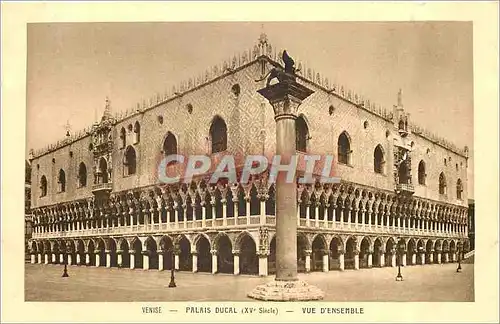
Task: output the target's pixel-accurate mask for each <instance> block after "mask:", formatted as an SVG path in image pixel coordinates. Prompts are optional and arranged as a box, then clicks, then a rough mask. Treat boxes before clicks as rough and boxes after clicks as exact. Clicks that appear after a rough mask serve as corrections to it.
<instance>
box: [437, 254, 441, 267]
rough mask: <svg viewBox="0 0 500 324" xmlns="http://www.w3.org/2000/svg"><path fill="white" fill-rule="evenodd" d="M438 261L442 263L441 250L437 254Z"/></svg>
mask: <svg viewBox="0 0 500 324" xmlns="http://www.w3.org/2000/svg"><path fill="white" fill-rule="evenodd" d="M437 263H439V264H440V263H441V252H438V254H437Z"/></svg>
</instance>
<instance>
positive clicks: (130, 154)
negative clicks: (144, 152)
mask: <svg viewBox="0 0 500 324" xmlns="http://www.w3.org/2000/svg"><path fill="white" fill-rule="evenodd" d="M136 166H137V159H136V154H135V150H134V148H133V147H132V146H129V147H127V150H126V151H125V158H124V160H123V175H124V176H129V175H133V174H135V172H136Z"/></svg>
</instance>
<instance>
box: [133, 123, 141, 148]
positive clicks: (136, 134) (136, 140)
mask: <svg viewBox="0 0 500 324" xmlns="http://www.w3.org/2000/svg"><path fill="white" fill-rule="evenodd" d="M140 140H141V124H139V122H138V121H136V122H135V124H134V144H137V143H139V142H140Z"/></svg>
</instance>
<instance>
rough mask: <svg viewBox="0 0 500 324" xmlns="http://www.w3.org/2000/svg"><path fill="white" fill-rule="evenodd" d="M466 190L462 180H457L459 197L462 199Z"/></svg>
mask: <svg viewBox="0 0 500 324" xmlns="http://www.w3.org/2000/svg"><path fill="white" fill-rule="evenodd" d="M463 191H464V188H463V185H462V180H461V179H458V180H457V199H460V200H462V192H463Z"/></svg>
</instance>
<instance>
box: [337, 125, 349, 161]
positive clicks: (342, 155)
mask: <svg viewBox="0 0 500 324" xmlns="http://www.w3.org/2000/svg"><path fill="white" fill-rule="evenodd" d="M351 153H352V151H351V142H350V140H349V136H348V134H347V133H346V132H342V134H340V136H339V140H338V152H337V155H338V160H339V163H340V164H351Z"/></svg>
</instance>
